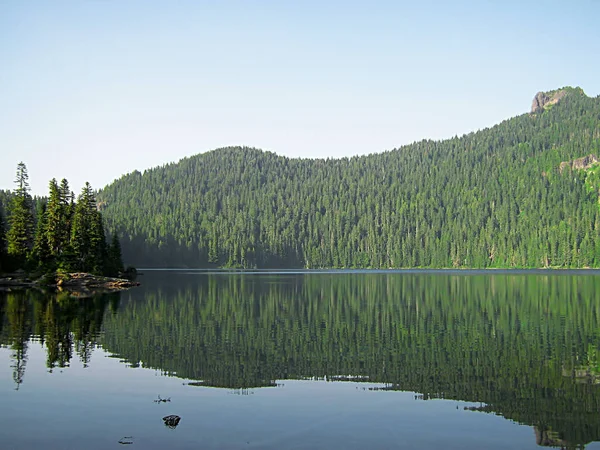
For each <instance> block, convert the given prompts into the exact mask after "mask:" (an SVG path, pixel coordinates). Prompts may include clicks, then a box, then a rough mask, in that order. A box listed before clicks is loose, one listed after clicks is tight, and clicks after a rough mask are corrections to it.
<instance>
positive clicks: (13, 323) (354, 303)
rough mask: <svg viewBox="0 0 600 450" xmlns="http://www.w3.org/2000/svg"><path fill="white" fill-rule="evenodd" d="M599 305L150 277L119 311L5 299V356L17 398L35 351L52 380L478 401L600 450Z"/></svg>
mask: <svg viewBox="0 0 600 450" xmlns="http://www.w3.org/2000/svg"><path fill="white" fill-rule="evenodd" d="M599 292H600V279H598V278H596V277H594V276H585V275H576V276H573V275H543V274H542V275H540V274H535V275H523V274H520V275H510V274H501V275H471V276H461V275H440V274H436V275H429V274H408V275H406V274H390V275H387V274H351V275H344V274H322V275H316V274H311V275H298V274H284V275H277V276H273V275H269V274H258V275H251V276H250V275H235V276H233V275H228V276H222V275H218V274H202V275H198V274H187V275H184V274H178V273H166V274H161V273H156V272H155V273H152V274H147V275H146V279H145V280H144V286H143V287H142V288H140V289H134V290H131V291H128V292H127V293H125V294H122V296H121V298H120V300H119V296H118V294H117V295H116V296H112V297H111V296H103V297H96V298H93V299H85V300H78V299H73V298H69V297H56V296H55V295H54V296H53V295H52V294H44V293H31V292H29V293H24V292H21V293H8V294H0V314H2V316H3V317H2V320H0V327H1V328H0V343H1V344H2V345H4V346H9V347H10V348H11V350H12V352H13V358H12V362H13V373H14V379H15V383H16V386H17V387H18V386H19V384H20V383H22V382H23V377H24V373H25V368H26V362H27V344H28V342H29V341H30V340H31V339H39V340H41V341H42V342H43V343H44V345H45V347H46V349H47V366H48V368H49V370H52V369H53V368H55V367H64V366H66V365H68V364H69V361H70V358H71V356H72V352H73V351H75V352H77V354H78V355H79V357H80V358H81V360H82V362H83V364H84V365H85V364H86V362H87V361H89V358H90V355H91V353H92V351H93V349H94V348H95V347H96V346H98V345H101V346H102V347H103V348H104V349H105V350H107V351H109V352H111V353H113V354H115V355H117V356H118V357H120V358H122V359H123V360H124V361H126V362H127V363H128V364H130V365H131V366H134V367H135V366H138V365H140V364H141V365H143V366H144V367H152V368H156V369H159V370H160V371H162V372H163V373H164V374H166V375H176V376H178V377H182V378H186V379H191V380H196V382H195V383H194V382H192V383H190V384H191V385H194V384H197V385H203V386H215V387H226V388H230V389H238V390H240V391H242V392H243V391H244V390H247V389H248V388H252V387H263V386H265V387H266V386H274V385H275V384H276V380H285V379H305V378H313V377H316V378H319V379H328V380H337V381H343V380H352V381H355V382H359V381H368V382H369V383H383V387H382V388H379V390H405V391H415V392H419V393H421V395H422V398H423V399H424V400H427V399H431V398H446V399H457V400H466V401H470V402H479V403H480V405H481V406H479V407H474V408H471V409H472V410H475V411H481V412H487V413H494V414H498V415H501V416H504V417H506V418H507V419H511V420H514V421H517V422H519V423H523V424H527V425H530V426H533V427H534V431H535V440H536V442H537V444H538V445H542V446H557V447H568V448H576V447H578V446H583V445H584V444H586V443H588V442H591V441H595V440H598V439H599V438H600V394H599V389H600V386H598V383H599V382H600V357H599V355H600V354H599V351H600V350H599V349H600V328H599V326H598V325H599V324H600V320H599V319H600V317H599V315H600V311H599V309H598V305H599V301H598V300H599V295H600V294H599ZM109 306H110V307H109ZM101 330H103V332H101ZM189 388H190V389H194V388H193V387H192V386H190V387H189ZM373 395H380V394H377V393H375V392H374V393H373Z"/></svg>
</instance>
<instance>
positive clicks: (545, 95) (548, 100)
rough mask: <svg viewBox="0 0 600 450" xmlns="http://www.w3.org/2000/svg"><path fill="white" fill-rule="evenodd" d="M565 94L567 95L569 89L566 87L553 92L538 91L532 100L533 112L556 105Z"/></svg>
mask: <svg viewBox="0 0 600 450" xmlns="http://www.w3.org/2000/svg"><path fill="white" fill-rule="evenodd" d="M565 95H567V91H566V90H564V89H559V90H558V91H552V92H538V93H537V94H535V97H533V101H532V102H531V114H535V113H537V112H540V111H543V110H544V109H546V108H548V106H551V105H555V104H556V103H558V102H559V101H561V100H562V99H563V98H564V97H565Z"/></svg>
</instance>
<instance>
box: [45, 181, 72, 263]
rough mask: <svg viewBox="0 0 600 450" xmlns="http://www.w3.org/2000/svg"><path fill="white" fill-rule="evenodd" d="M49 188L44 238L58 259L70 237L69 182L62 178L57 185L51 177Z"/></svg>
mask: <svg viewBox="0 0 600 450" xmlns="http://www.w3.org/2000/svg"><path fill="white" fill-rule="evenodd" d="M49 188H50V194H49V197H48V209H47V214H48V222H47V223H48V229H47V232H46V239H47V241H48V246H49V248H50V252H51V254H52V256H53V257H54V258H56V259H57V260H59V261H60V259H61V257H62V256H63V253H64V251H65V250H66V248H67V246H68V245H69V237H70V232H69V231H70V220H71V209H70V191H69V184H68V182H67V180H65V179H63V180H62V181H61V185H60V187H59V186H58V183H57V182H56V179H54V178H53V179H52V180H51V181H50V185H49Z"/></svg>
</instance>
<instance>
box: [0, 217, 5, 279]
mask: <svg viewBox="0 0 600 450" xmlns="http://www.w3.org/2000/svg"><path fill="white" fill-rule="evenodd" d="M5 258H6V229H5V228H4V217H3V216H2V210H0V273H2V267H3V264H4V260H5Z"/></svg>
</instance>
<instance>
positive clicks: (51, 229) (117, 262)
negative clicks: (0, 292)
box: [0, 162, 123, 275]
mask: <svg viewBox="0 0 600 450" xmlns="http://www.w3.org/2000/svg"><path fill="white" fill-rule="evenodd" d="M15 184H16V187H15V189H14V190H13V191H12V192H7V191H0V273H3V272H10V271H15V270H27V271H28V272H30V273H34V274H50V273H54V272H56V271H57V270H59V271H63V272H91V273H94V274H98V275H117V274H119V273H120V272H123V261H122V256H121V244H120V242H119V239H118V236H117V234H116V233H113V235H112V240H111V242H110V243H108V242H107V241H106V233H105V228H104V222H103V219H102V214H101V213H100V211H98V207H97V204H96V194H95V193H94V191H93V190H92V187H91V186H90V184H89V183H86V184H85V186H84V187H83V189H82V191H81V194H80V195H79V197H78V198H77V201H75V194H73V192H71V190H70V188H69V182H68V181H67V180H66V179H63V180H62V181H61V182H60V184H59V183H58V182H57V181H56V179H52V180H50V183H49V194H48V197H37V198H33V197H32V196H31V194H30V192H29V191H30V188H29V174H28V172H27V167H26V166H25V164H24V163H23V162H21V163H19V164H18V166H17V175H16V178H15ZM5 217H6V220H5V219H4V218H5Z"/></svg>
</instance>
